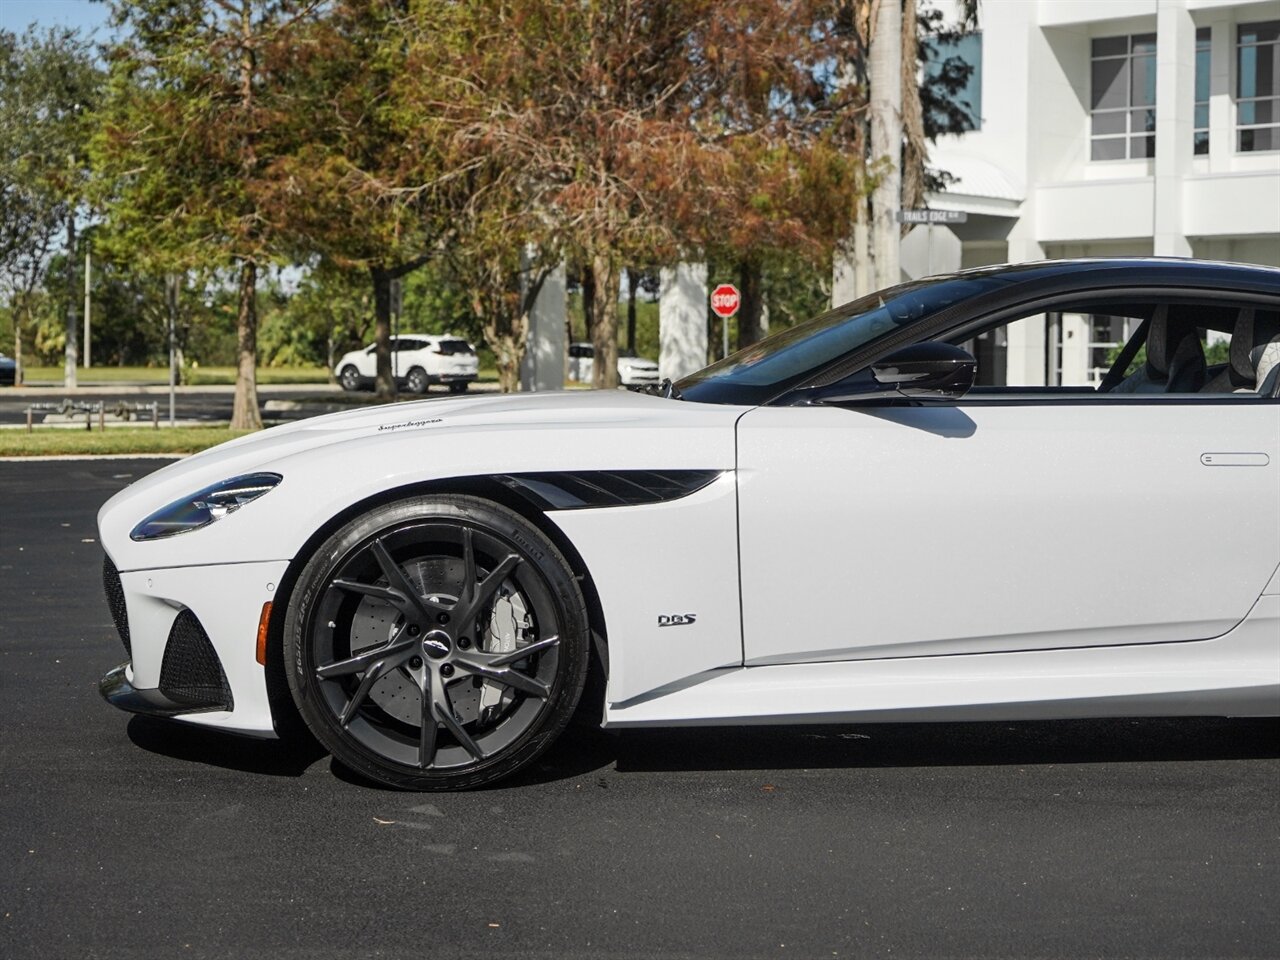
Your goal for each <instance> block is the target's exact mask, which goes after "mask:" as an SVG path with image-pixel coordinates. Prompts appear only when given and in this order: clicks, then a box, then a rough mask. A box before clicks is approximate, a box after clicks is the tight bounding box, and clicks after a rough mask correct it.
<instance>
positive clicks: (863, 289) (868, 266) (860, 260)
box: [853, 195, 875, 297]
mask: <svg viewBox="0 0 1280 960" xmlns="http://www.w3.org/2000/svg"><path fill="white" fill-rule="evenodd" d="M853 287H854V290H855V291H856V295H857V296H858V297H865V296H866V295H867V294H869V293H872V292H873V291H874V287H875V269H874V265H873V264H872V263H871V202H870V200H869V199H868V197H867V196H866V195H863V196H862V197H860V198H859V199H858V219H857V220H855V221H854V223H853Z"/></svg>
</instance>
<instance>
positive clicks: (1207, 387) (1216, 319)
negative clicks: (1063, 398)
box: [948, 300, 1280, 398]
mask: <svg viewBox="0 0 1280 960" xmlns="http://www.w3.org/2000/svg"><path fill="white" fill-rule="evenodd" d="M1063 314H1067V315H1073V316H1080V317H1088V318H1091V319H1097V318H1126V319H1125V324H1124V325H1125V327H1126V328H1127V327H1128V326H1129V325H1131V324H1132V325H1133V326H1135V327H1136V329H1133V330H1132V331H1131V332H1129V333H1128V336H1127V338H1126V339H1124V340H1123V342H1122V343H1120V344H1116V347H1118V351H1113V353H1112V356H1110V357H1109V358H1108V361H1109V367H1107V368H1105V375H1103V376H1102V377H1101V380H1100V382H1098V383H1096V384H1093V385H1088V386H1084V385H1080V384H1068V383H1063V384H1062V385H1055V386H1019V385H1016V384H1004V383H1001V382H999V381H995V382H993V380H992V378H991V376H990V373H989V371H988V375H987V376H985V377H984V376H983V374H984V371H983V369H982V367H983V364H984V361H988V360H989V357H990V350H989V349H987V350H984V349H983V348H984V346H985V345H984V343H983V341H984V339H987V340H988V342H989V341H990V339H991V338H992V335H993V334H994V335H996V337H999V336H1001V335H1003V334H1004V333H1005V331H1006V329H1007V328H1008V327H1010V326H1012V324H1011V323H1008V322H1007V321H1005V322H1003V323H1001V324H1000V325H999V326H994V325H988V326H987V327H986V329H973V328H969V329H966V330H964V331H962V332H961V333H960V334H959V335H956V336H953V337H951V338H948V342H950V343H954V344H956V345H960V346H964V347H965V348H966V349H968V350H970V352H971V353H973V354H974V355H975V356H976V357H977V358H978V361H979V378H978V385H977V386H975V387H974V388H973V390H972V391H971V392H972V393H973V394H974V395H975V396H977V397H981V396H983V395H993V394H1005V395H1007V394H1008V393H1036V394H1044V393H1072V394H1079V393H1095V394H1096V393H1111V394H1146V395H1151V394H1178V395H1182V396H1185V395H1188V394H1205V395H1208V394H1218V395H1221V394H1248V395H1252V396H1257V397H1269V398H1270V397H1277V396H1280V310H1274V309H1266V308H1261V307H1257V306H1255V305H1250V304H1239V303H1207V302H1167V303H1151V302H1150V301H1148V302H1145V303H1142V302H1134V301H1131V300H1129V301H1120V302H1110V303H1102V302H1088V303H1081V304H1079V305H1078V306H1070V307H1063V308H1060V310H1059V312H1058V313H1057V316H1059V317H1061V316H1062V315H1063ZM1053 316H1054V314H1035V315H1032V316H1028V317H1024V318H1022V319H1021V320H1020V321H1014V322H1021V323H1046V322H1051V321H1050V320H1049V318H1052V317H1053ZM1214 345H1217V346H1216V349H1215V348H1214ZM1091 346H1104V345H1095V344H1091ZM1211 361H1214V362H1211ZM1050 382H1052V381H1050Z"/></svg>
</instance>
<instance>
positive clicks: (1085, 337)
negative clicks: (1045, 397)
mask: <svg viewBox="0 0 1280 960" xmlns="http://www.w3.org/2000/svg"><path fill="white" fill-rule="evenodd" d="M949 2H950V0H938V3H939V5H940V6H943V7H945V6H947V5H948V4H949ZM979 17H980V24H979V28H980V33H979V37H978V41H977V42H973V41H971V42H969V43H967V44H963V45H962V46H961V47H960V48H959V50H958V51H956V52H958V53H960V54H961V55H964V56H966V58H967V59H972V60H973V61H974V62H973V65H974V67H975V68H976V70H975V74H974V82H973V83H972V84H971V88H972V89H971V95H970V101H971V106H972V107H973V111H972V112H973V113H974V114H975V117H976V118H977V129H975V130H973V131H972V132H969V133H966V134H964V135H962V136H958V137H948V138H945V139H944V140H943V141H940V142H939V144H938V145H937V147H936V149H935V151H934V154H933V156H932V158H931V165H932V166H935V167H937V168H939V169H941V170H944V171H947V172H948V173H950V174H951V175H952V176H954V177H955V178H956V180H955V182H953V183H951V184H950V185H949V186H948V187H947V189H946V190H945V191H944V192H941V193H939V194H936V195H933V196H931V197H930V198H929V205H930V206H931V207H933V208H936V209H943V210H956V211H964V212H965V213H967V214H968V220H967V222H966V223H964V224H957V225H954V226H951V227H932V228H930V230H931V231H932V232H933V233H934V238H933V241H932V242H930V243H928V244H927V245H926V243H925V242H924V241H925V239H926V233H925V231H923V230H921V229H920V228H917V230H916V231H915V232H914V233H915V234H918V235H917V236H915V237H914V238H913V237H908V238H907V240H906V241H904V250H903V267H904V272H906V273H907V274H908V275H911V276H916V275H920V274H922V273H926V272H940V268H941V269H943V270H945V269H949V268H953V267H961V266H963V267H972V266H981V265H983V264H988V263H1003V262H1007V261H1008V262H1018V261H1025V260H1040V259H1044V258H1059V257H1079V256H1122V255H1140V256H1150V255H1153V254H1154V255H1157V256H1192V257H1204V258H1210V259H1218V260H1236V261H1242V262H1247V263H1261V264H1268V265H1271V266H1280V0H983V3H982V5H981V7H980V10H979ZM942 231H950V234H946V233H941V232H942ZM957 241H958V242H957ZM926 250H928V256H926ZM1024 326H1025V325H1024ZM1011 333H1012V330H1011ZM1120 333H1121V331H1118V330H1116V331H1111V330H1099V329H1093V326H1092V325H1091V321H1090V318H1088V317H1074V316H1073V317H1059V318H1049V323H1048V325H1047V326H1046V336H1047V337H1048V338H1049V339H1048V342H1040V343H1030V342H1028V343H1022V342H1015V340H1014V338H1013V337H1012V336H1011V337H1010V339H1009V340H1008V342H1007V343H1000V344H998V345H987V346H988V348H992V349H996V350H997V352H998V354H999V355H1000V356H999V361H1000V364H1001V365H1002V366H1003V365H1004V364H1006V363H1007V372H1008V378H1009V382H1023V383H1036V382H1039V383H1044V382H1046V380H1045V379H1044V378H1045V377H1047V378H1048V381H1049V382H1054V378H1055V376H1057V375H1060V374H1063V371H1064V370H1065V368H1068V367H1071V368H1078V367H1080V366H1081V365H1084V366H1086V367H1090V368H1093V367H1096V366H1097V363H1098V361H1097V356H1098V354H1099V353H1100V352H1101V351H1104V350H1105V349H1107V348H1109V346H1110V344H1111V343H1112V342H1114V338H1115V337H1116V336H1118V335H1119V334H1120ZM1055 340H1056V341H1057V344H1056V346H1057V347H1058V350H1057V351H1056V352H1057V354H1058V356H1057V357H1056V359H1054V360H1051V361H1050V362H1049V363H1047V364H1046V362H1045V356H1046V347H1050V348H1051V349H1050V356H1052V355H1053V353H1054V352H1055V351H1053V350H1052V348H1053V346H1054V345H1055V344H1054V341H1055ZM1068 340H1069V341H1070V345H1079V346H1080V347H1081V349H1080V350H1076V351H1074V352H1073V351H1071V350H1070V349H1064V344H1067V341H1068ZM1055 371H1056V372H1055ZM1002 377H1003V374H1002Z"/></svg>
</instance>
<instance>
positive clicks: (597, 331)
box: [587, 247, 619, 390]
mask: <svg viewBox="0 0 1280 960" xmlns="http://www.w3.org/2000/svg"><path fill="white" fill-rule="evenodd" d="M589 269H590V271H591V275H592V280H593V281H594V283H595V291H594V292H595V296H594V297H592V304H591V314H590V315H588V318H587V324H588V327H589V328H590V331H591V346H592V347H593V351H592V352H593V353H594V354H595V358H594V361H593V362H592V367H591V386H592V387H594V388H595V389H597V390H612V389H614V388H615V387H617V385H618V280H619V276H618V261H617V259H616V258H615V257H614V255H613V251H612V250H609V249H608V248H607V247H602V248H599V249H597V250H595V251H594V252H592V254H591V263H590V267H589Z"/></svg>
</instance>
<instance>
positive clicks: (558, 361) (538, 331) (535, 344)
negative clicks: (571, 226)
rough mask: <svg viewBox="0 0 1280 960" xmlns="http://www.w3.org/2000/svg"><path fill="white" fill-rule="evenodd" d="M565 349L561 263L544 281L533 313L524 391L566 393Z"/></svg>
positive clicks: (522, 382)
mask: <svg viewBox="0 0 1280 960" xmlns="http://www.w3.org/2000/svg"><path fill="white" fill-rule="evenodd" d="M565 349H566V344H565V273H564V264H563V263H561V264H560V265H559V266H558V267H556V268H555V269H554V270H552V271H551V273H550V274H548V275H547V279H546V280H544V281H543V282H542V289H541V290H539V291H538V298H537V299H536V300H534V302H533V309H532V310H531V311H529V337H528V340H527V341H526V343H525V350H524V362H523V363H522V364H521V365H520V389H521V390H563V389H564V374H565V362H566V353H565Z"/></svg>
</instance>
